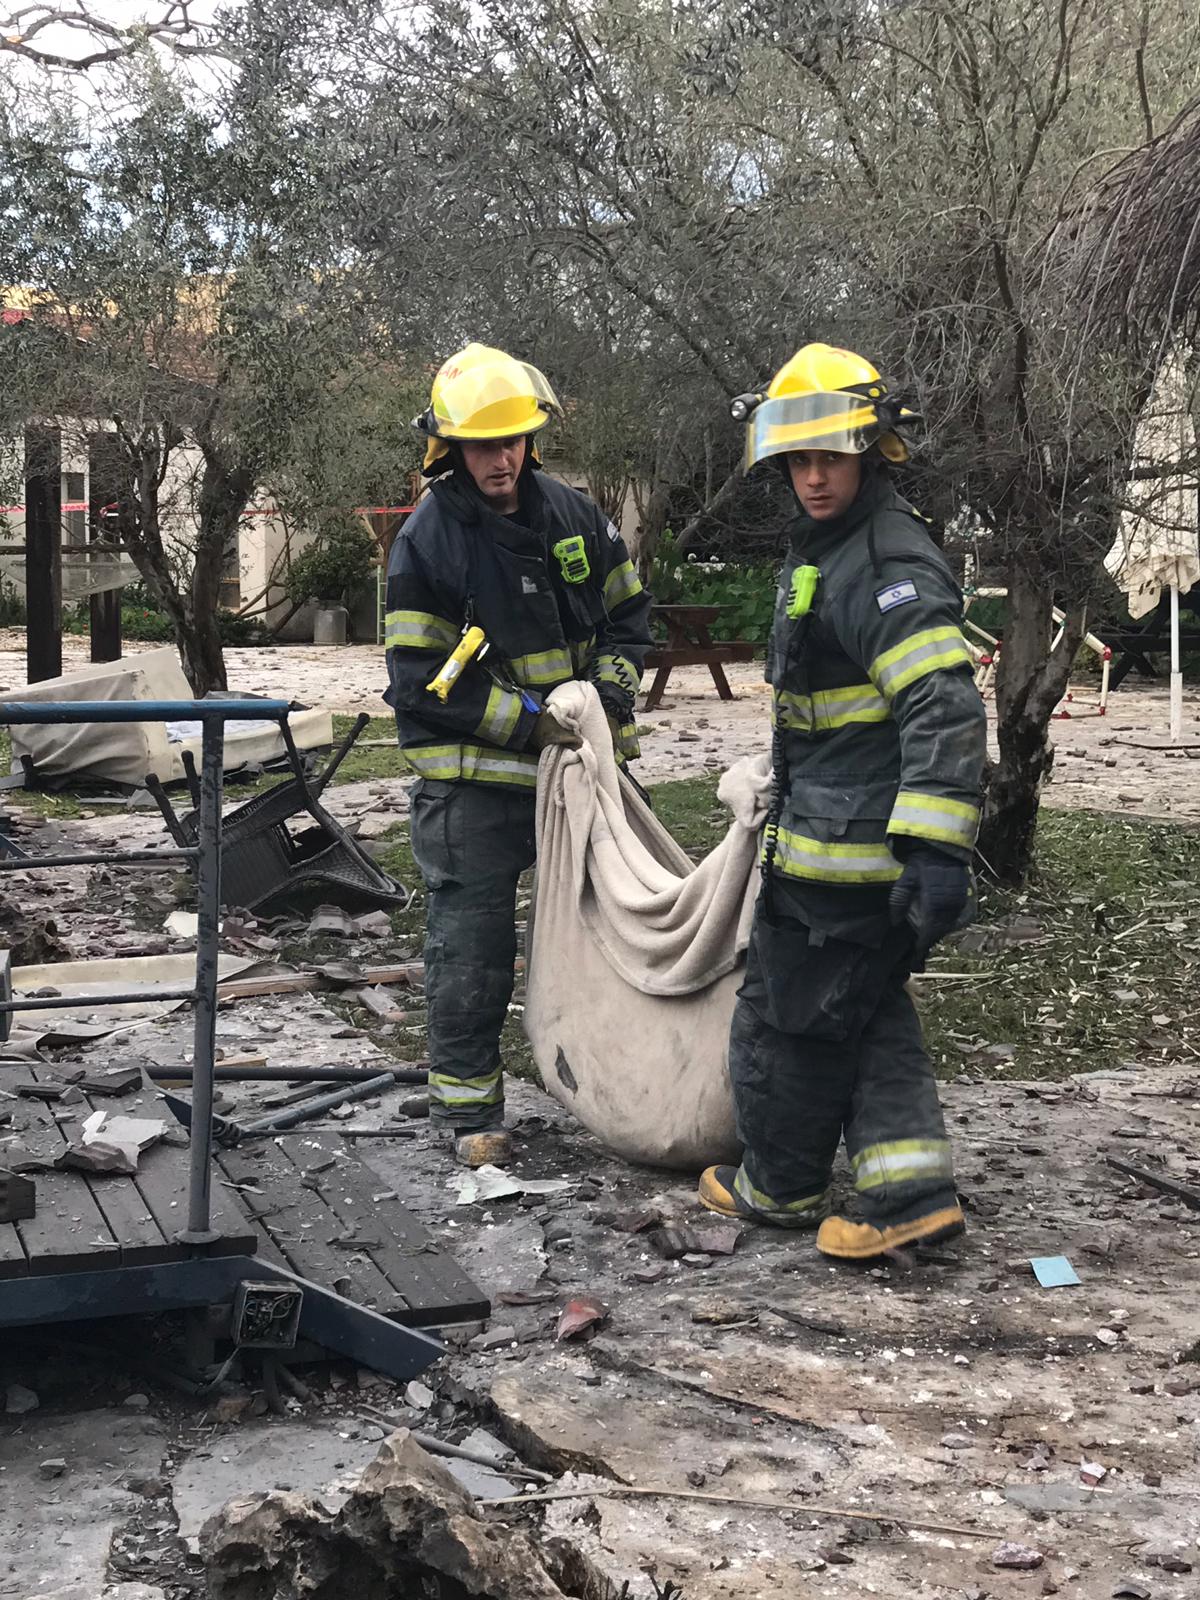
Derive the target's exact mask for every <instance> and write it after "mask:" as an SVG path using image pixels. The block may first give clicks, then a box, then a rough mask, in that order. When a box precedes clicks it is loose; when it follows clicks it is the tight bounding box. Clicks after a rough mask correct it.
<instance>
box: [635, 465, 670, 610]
mask: <svg viewBox="0 0 1200 1600" xmlns="http://www.w3.org/2000/svg"><path fill="white" fill-rule="evenodd" d="M634 497H635V499H636V502H637V509H638V530H637V533H636V535H635V536H633V537H632V538H630V539H627V540H626V547H627V548H628V550H629V554H630V556H631V557H632V560H633V564H634V566H635V567H636V568H637V570H638V577H639V578H640V579H641V580H642V582H643V583H644V584H646V585H647V586H649V583H650V572H651V569H652V567H653V566H654V558H655V556H656V555H657V554H658V542H659V540H660V539H661V538H662V536H663V531H664V529H665V528H666V525H667V511H668V509H669V503H670V494H669V492H668V490H667V486H666V484H665V483H663V481H662V479H661V478H656V479H655V480H654V481H653V483H652V484H651V485H650V492H649V494H645V495H643V494H642V493H641V492H639V489H638V486H636V485H635V487H634Z"/></svg>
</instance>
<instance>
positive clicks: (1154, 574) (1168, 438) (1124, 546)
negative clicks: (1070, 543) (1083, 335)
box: [1104, 356, 1200, 617]
mask: <svg viewBox="0 0 1200 1600" xmlns="http://www.w3.org/2000/svg"><path fill="white" fill-rule="evenodd" d="M1193 387H1194V386H1193V385H1192V384H1190V383H1189V381H1188V378H1187V375H1186V373H1185V371H1184V367H1183V363H1182V361H1181V360H1180V359H1179V357H1177V356H1172V357H1171V359H1170V360H1169V361H1167V362H1166V363H1165V364H1164V366H1163V368H1162V371H1161V372H1160V374H1159V377H1158V381H1157V383H1156V384H1155V386H1154V393H1153V394H1152V395H1151V397H1150V400H1149V402H1148V403H1147V405H1146V409H1145V410H1144V412H1143V413H1142V417H1141V421H1140V422H1139V424H1138V431H1137V440H1136V445H1135V453H1134V460H1133V468H1134V471H1135V472H1136V471H1139V470H1146V469H1151V470H1153V469H1155V468H1161V467H1163V466H1170V464H1171V463H1172V462H1183V463H1185V469H1184V471H1182V472H1181V473H1179V474H1178V475H1177V476H1175V477H1169V478H1147V479H1136V478H1135V479H1133V480H1131V481H1130V483H1129V486H1128V494H1129V498H1130V500H1131V502H1132V503H1133V505H1134V506H1135V507H1136V508H1137V509H1136V510H1131V511H1127V512H1126V513H1125V514H1124V516H1123V517H1122V518H1121V527H1120V531H1119V533H1118V535H1117V538H1116V540H1115V542H1114V543H1113V547H1112V549H1111V550H1110V551H1109V552H1108V555H1107V556H1106V557H1105V558H1104V565H1105V567H1106V568H1107V570H1108V571H1109V573H1110V574H1111V575H1112V577H1113V578H1114V579H1115V580H1116V582H1117V584H1118V585H1119V586H1120V587H1121V588H1122V589H1123V590H1124V591H1125V593H1126V595H1127V596H1128V598H1129V614H1130V616H1131V617H1144V616H1145V615H1146V614H1147V613H1148V612H1150V611H1153V610H1154V608H1155V606H1156V605H1157V604H1158V602H1159V598H1160V596H1161V595H1162V591H1163V590H1164V589H1167V588H1174V589H1176V590H1179V591H1180V592H1182V593H1184V594H1186V593H1187V591H1188V590H1189V589H1191V588H1192V587H1193V586H1194V585H1195V584H1197V583H1200V541H1198V539H1197V481H1196V469H1195V463H1196V430H1195V424H1194V422H1193V414H1192V405H1193V403H1194V395H1193Z"/></svg>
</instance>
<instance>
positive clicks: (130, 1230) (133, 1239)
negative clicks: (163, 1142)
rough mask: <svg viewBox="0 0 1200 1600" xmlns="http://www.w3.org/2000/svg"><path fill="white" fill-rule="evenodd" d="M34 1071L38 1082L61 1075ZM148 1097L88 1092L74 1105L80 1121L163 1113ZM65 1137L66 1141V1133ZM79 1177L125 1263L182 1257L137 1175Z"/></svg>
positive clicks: (180, 1248)
mask: <svg viewBox="0 0 1200 1600" xmlns="http://www.w3.org/2000/svg"><path fill="white" fill-rule="evenodd" d="M32 1072H33V1077H34V1081H35V1082H37V1083H45V1082H47V1081H50V1080H53V1079H54V1078H55V1077H57V1074H56V1073H55V1072H54V1071H53V1070H51V1069H48V1068H46V1067H37V1066H34V1067H33V1068H32ZM146 1098H147V1097H145V1096H122V1097H121V1099H120V1101H119V1102H116V1101H114V1099H113V1097H112V1096H110V1095H97V1096H96V1097H95V1098H94V1099H93V1098H91V1097H90V1096H88V1095H86V1094H85V1096H84V1103H83V1104H82V1105H80V1106H73V1107H72V1108H71V1109H72V1111H73V1112H75V1113H77V1115H78V1121H79V1122H82V1121H83V1120H84V1119H85V1118H86V1117H88V1116H90V1115H91V1114H92V1112H93V1111H104V1112H106V1113H108V1114H109V1115H110V1116H130V1117H141V1116H147V1117H155V1116H159V1115H160V1113H159V1112H158V1111H156V1110H155V1108H154V1107H153V1106H152V1105H147V1104H146V1103H145V1100H146ZM63 1137H64V1142H65V1139H66V1134H65V1133H64V1136H63ZM149 1155H150V1152H148V1151H147V1152H145V1153H144V1154H143V1155H142V1156H141V1158H140V1160H139V1163H138V1165H139V1167H141V1166H142V1165H143V1164H144V1163H145V1162H146V1161H147V1160H148V1159H149ZM78 1177H79V1179H80V1181H81V1182H83V1183H85V1184H86V1185H87V1187H88V1190H89V1192H90V1194H91V1196H92V1199H93V1200H94V1201H95V1203H96V1205H97V1207H98V1208H99V1210H100V1212H101V1213H102V1214H103V1216H104V1219H105V1221H106V1222H107V1223H108V1226H109V1230H110V1231H111V1233H112V1236H113V1238H114V1239H115V1240H116V1242H117V1245H118V1247H119V1249H120V1252H121V1265H122V1266H149V1265H151V1263H152V1262H155V1261H179V1260H182V1258H183V1255H184V1249H183V1246H182V1245H178V1244H175V1243H174V1242H173V1241H172V1240H171V1239H169V1238H168V1237H166V1236H165V1235H164V1233H163V1231H162V1228H161V1227H160V1226H159V1223H158V1222H157V1220H156V1219H155V1217H154V1215H153V1213H152V1212H151V1210H150V1208H149V1206H148V1205H147V1203H146V1199H145V1196H144V1195H143V1194H142V1193H141V1191H140V1189H139V1187H138V1178H137V1177H130V1176H128V1175H123V1174H120V1173H95V1174H93V1173H84V1172H81V1173H79V1174H78Z"/></svg>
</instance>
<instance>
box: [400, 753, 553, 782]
mask: <svg viewBox="0 0 1200 1600" xmlns="http://www.w3.org/2000/svg"><path fill="white" fill-rule="evenodd" d="M402 753H403V756H404V759H405V761H407V762H408V764H409V766H410V767H411V768H412V769H413V771H414V772H415V773H416V774H417V775H418V776H419V777H422V778H436V779H439V780H442V781H444V782H447V783H454V782H456V781H457V780H458V779H460V778H472V779H477V780H478V781H480V782H483V783H512V784H516V785H517V786H518V787H519V788H523V789H534V788H536V787H537V768H538V758H537V754H536V753H535V752H533V751H527V750H501V749H499V748H497V747H495V746H492V745H478V744H425V745H421V744H418V745H410V746H408V747H406V748H405V750H404V751H403V752H402Z"/></svg>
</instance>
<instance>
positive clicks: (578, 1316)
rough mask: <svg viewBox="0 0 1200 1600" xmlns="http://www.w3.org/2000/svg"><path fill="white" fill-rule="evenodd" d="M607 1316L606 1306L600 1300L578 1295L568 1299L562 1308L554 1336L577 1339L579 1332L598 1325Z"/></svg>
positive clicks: (585, 1331)
mask: <svg viewBox="0 0 1200 1600" xmlns="http://www.w3.org/2000/svg"><path fill="white" fill-rule="evenodd" d="M607 1316H608V1307H607V1306H606V1305H605V1304H604V1302H603V1301H602V1300H596V1299H593V1298H592V1297H591V1296H590V1295H579V1296H578V1297H577V1298H576V1299H574V1300H568V1301H567V1303H566V1305H565V1306H564V1307H563V1308H562V1312H561V1313H560V1315H559V1319H558V1327H557V1328H556V1329H555V1330H554V1337H555V1338H556V1339H577V1338H578V1337H579V1335H580V1334H581V1333H587V1332H588V1330H589V1329H591V1328H596V1327H599V1325H600V1324H601V1323H602V1322H603V1321H604V1320H605V1319H606V1317H607Z"/></svg>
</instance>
